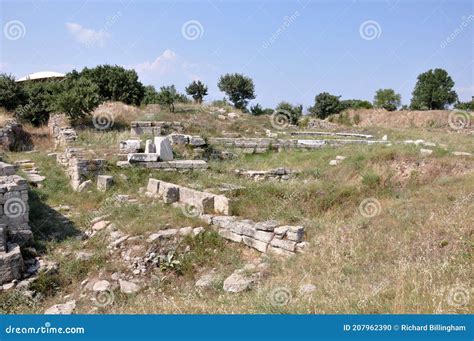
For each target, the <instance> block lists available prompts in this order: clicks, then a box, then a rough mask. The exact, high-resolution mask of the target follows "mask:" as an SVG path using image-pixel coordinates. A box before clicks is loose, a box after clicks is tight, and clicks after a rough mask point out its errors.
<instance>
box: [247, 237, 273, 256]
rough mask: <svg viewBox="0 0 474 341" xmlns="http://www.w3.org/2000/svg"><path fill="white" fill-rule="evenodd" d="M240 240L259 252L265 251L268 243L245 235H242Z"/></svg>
mask: <svg viewBox="0 0 474 341" xmlns="http://www.w3.org/2000/svg"><path fill="white" fill-rule="evenodd" d="M242 241H243V242H244V244H245V245H247V246H250V247H253V248H254V249H256V250H258V251H260V252H267V247H268V243H265V242H262V241H260V240H256V239H253V238H250V237H247V236H242Z"/></svg>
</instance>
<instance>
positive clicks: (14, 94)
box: [0, 73, 26, 110]
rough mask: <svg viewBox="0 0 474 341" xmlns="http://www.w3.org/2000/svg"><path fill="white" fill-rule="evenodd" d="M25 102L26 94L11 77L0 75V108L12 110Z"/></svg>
mask: <svg viewBox="0 0 474 341" xmlns="http://www.w3.org/2000/svg"><path fill="white" fill-rule="evenodd" d="M25 101H26V93H25V91H24V89H23V88H22V87H21V85H20V84H18V83H17V82H15V78H14V77H13V76H11V75H7V74H4V73H2V74H0V107H4V108H5V109H6V110H14V109H15V108H17V107H18V106H19V105H21V104H24V103H25Z"/></svg>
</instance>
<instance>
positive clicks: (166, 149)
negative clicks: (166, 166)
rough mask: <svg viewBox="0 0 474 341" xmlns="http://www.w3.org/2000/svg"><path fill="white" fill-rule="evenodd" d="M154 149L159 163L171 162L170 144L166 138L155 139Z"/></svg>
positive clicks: (171, 150)
mask: <svg viewBox="0 0 474 341" xmlns="http://www.w3.org/2000/svg"><path fill="white" fill-rule="evenodd" d="M155 148H156V153H157V154H158V155H159V159H160V161H171V160H173V148H172V147H171V143H170V141H169V139H168V138H167V137H163V136H157V137H155Z"/></svg>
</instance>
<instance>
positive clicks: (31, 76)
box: [17, 71, 66, 82]
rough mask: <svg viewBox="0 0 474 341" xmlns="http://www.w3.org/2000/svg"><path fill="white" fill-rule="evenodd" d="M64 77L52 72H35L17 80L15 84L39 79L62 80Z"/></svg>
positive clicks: (62, 74) (61, 74)
mask: <svg viewBox="0 0 474 341" xmlns="http://www.w3.org/2000/svg"><path fill="white" fill-rule="evenodd" d="M64 77H66V75H65V74H64V73H59V72H52V71H40V72H35V73H32V74H29V75H26V76H25V77H22V78H20V79H17V82H24V81H29V80H39V79H47V78H64Z"/></svg>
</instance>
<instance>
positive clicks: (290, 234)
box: [286, 226, 304, 243]
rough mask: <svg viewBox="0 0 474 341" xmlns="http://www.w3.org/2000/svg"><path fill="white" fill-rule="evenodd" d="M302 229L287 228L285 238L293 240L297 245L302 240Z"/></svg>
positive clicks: (298, 227)
mask: <svg viewBox="0 0 474 341" xmlns="http://www.w3.org/2000/svg"><path fill="white" fill-rule="evenodd" d="M303 235H304V227H303V226H288V231H287V232H286V238H287V239H289V240H293V241H295V242H297V243H299V242H301V241H302V240H303Z"/></svg>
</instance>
